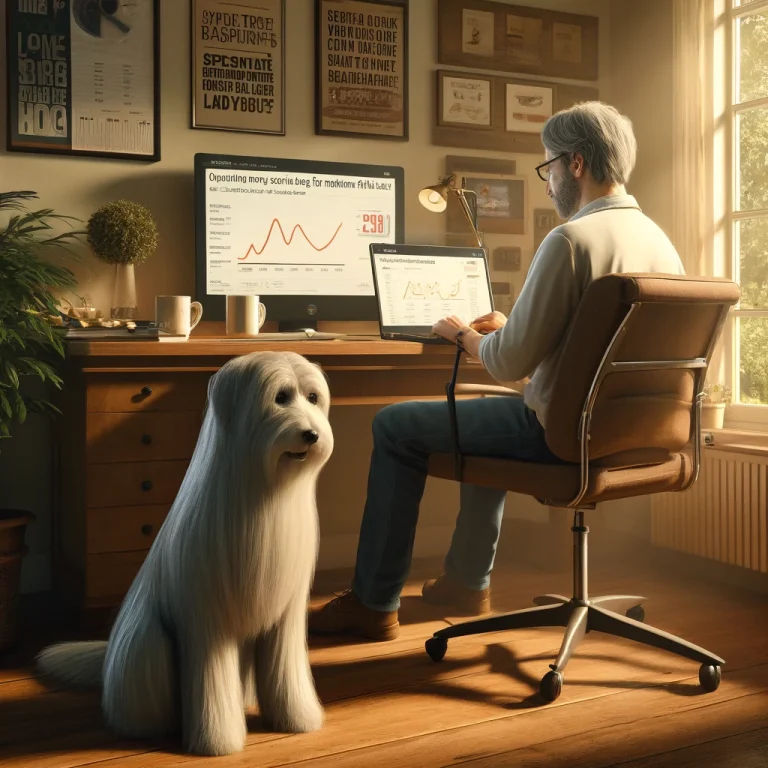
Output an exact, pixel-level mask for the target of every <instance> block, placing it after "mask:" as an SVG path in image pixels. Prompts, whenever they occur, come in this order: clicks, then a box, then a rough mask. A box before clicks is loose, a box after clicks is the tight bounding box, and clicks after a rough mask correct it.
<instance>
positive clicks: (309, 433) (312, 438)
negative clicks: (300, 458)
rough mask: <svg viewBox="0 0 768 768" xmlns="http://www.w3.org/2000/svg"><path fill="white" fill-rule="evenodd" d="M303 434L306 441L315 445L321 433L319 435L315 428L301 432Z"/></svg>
mask: <svg viewBox="0 0 768 768" xmlns="http://www.w3.org/2000/svg"><path fill="white" fill-rule="evenodd" d="M301 436H302V437H303V438H304V442H305V443H309V444H310V445H314V444H315V443H316V442H317V441H318V439H319V438H320V435H318V434H317V432H315V430H314V429H307V430H305V431H304V432H302V433H301Z"/></svg>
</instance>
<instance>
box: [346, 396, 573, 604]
mask: <svg viewBox="0 0 768 768" xmlns="http://www.w3.org/2000/svg"><path fill="white" fill-rule="evenodd" d="M448 413H449V412H448V403H447V402H445V401H442V402H441V401H434V402H418V401H416V402H406V403H398V404H396V405H390V406H387V407H386V408H383V409H382V410H381V411H379V412H378V414H377V415H376V418H375V419H374V422H373V455H372V456H371V465H370V470H369V474H368V497H367V500H366V503H365V511H364V513H363V520H362V524H361V528H360V540H359V543H358V549H357V563H356V566H355V576H354V580H353V583H352V588H353V590H354V592H355V593H356V594H357V596H358V597H359V598H360V600H361V601H362V602H363V604H364V605H366V606H368V607H369V608H372V609H374V610H379V611H394V610H396V609H397V608H398V607H399V606H400V592H401V590H402V588H403V584H404V583H405V581H406V579H407V578H408V573H409V571H410V566H411V557H412V553H413V542H414V538H415V535H416V523H417V521H418V517H419V504H420V502H421V498H422V495H423V493H424V485H425V482H426V478H427V463H428V460H429V455H430V454H431V453H446V452H450V451H451V439H450V421H449V415H448ZM456 414H457V423H458V429H459V444H460V446H461V451H462V453H465V454H470V455H474V456H492V457H497V458H508V459H517V460H519V461H531V462H536V463H559V462H560V460H559V459H558V458H557V457H556V456H555V455H554V454H553V453H552V452H551V451H550V450H549V448H548V447H547V444H546V441H545V439H544V428H543V427H542V426H541V424H540V423H539V421H538V419H537V418H536V414H535V413H534V412H533V411H532V410H531V409H530V408H528V407H527V406H526V405H525V403H524V402H523V399H522V398H521V397H514V398H512V397H492V398H483V399H473V400H460V401H458V402H457V403H456ZM505 496H506V492H505V491H499V490H495V489H493V488H482V487H479V486H474V485H467V484H462V485H461V503H460V508H459V513H458V517H457V520H456V528H455V530H454V533H453V540H452V542H451V546H450V549H449V551H448V554H447V556H446V558H445V573H446V574H448V575H449V576H450V577H452V578H453V579H455V580H457V581H458V582H459V583H461V584H463V585H464V586H465V587H467V588H469V589H485V588H486V587H487V586H488V585H489V583H490V574H491V569H492V568H493V561H494V558H495V556H496V544H497V542H498V539H499V534H500V532H501V520H502V516H503V514H504V499H505Z"/></svg>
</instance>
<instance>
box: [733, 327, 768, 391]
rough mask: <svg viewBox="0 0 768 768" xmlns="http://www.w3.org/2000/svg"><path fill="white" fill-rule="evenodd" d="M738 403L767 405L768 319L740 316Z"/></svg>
mask: <svg viewBox="0 0 768 768" xmlns="http://www.w3.org/2000/svg"><path fill="white" fill-rule="evenodd" d="M738 323H739V324H738V326H737V327H738V329H739V387H740V390H741V391H740V393H739V401H740V402H742V403H756V404H759V405H768V317H740V318H739V321H738Z"/></svg>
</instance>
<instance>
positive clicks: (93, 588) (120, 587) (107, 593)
mask: <svg viewBox="0 0 768 768" xmlns="http://www.w3.org/2000/svg"><path fill="white" fill-rule="evenodd" d="M146 557H147V553H146V551H145V550H142V551H140V552H112V553H109V554H98V555H88V560H87V565H86V567H87V575H86V579H85V596H86V599H88V600H91V601H102V602H103V601H105V600H106V601H107V603H110V604H111V603H114V604H119V603H120V602H122V600H123V598H124V597H125V593H126V592H127V591H128V589H129V587H130V586H131V583H132V582H133V580H134V579H135V578H136V574H137V573H138V572H139V568H141V566H142V564H143V563H144V560H145V559H146Z"/></svg>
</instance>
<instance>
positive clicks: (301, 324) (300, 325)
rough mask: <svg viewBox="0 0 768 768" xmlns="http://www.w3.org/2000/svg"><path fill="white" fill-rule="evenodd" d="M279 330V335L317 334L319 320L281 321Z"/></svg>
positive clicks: (278, 325)
mask: <svg viewBox="0 0 768 768" xmlns="http://www.w3.org/2000/svg"><path fill="white" fill-rule="evenodd" d="M277 330H278V332H279V333H297V332H298V331H314V332H317V320H303V319H302V320H279V321H278V323H277Z"/></svg>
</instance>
